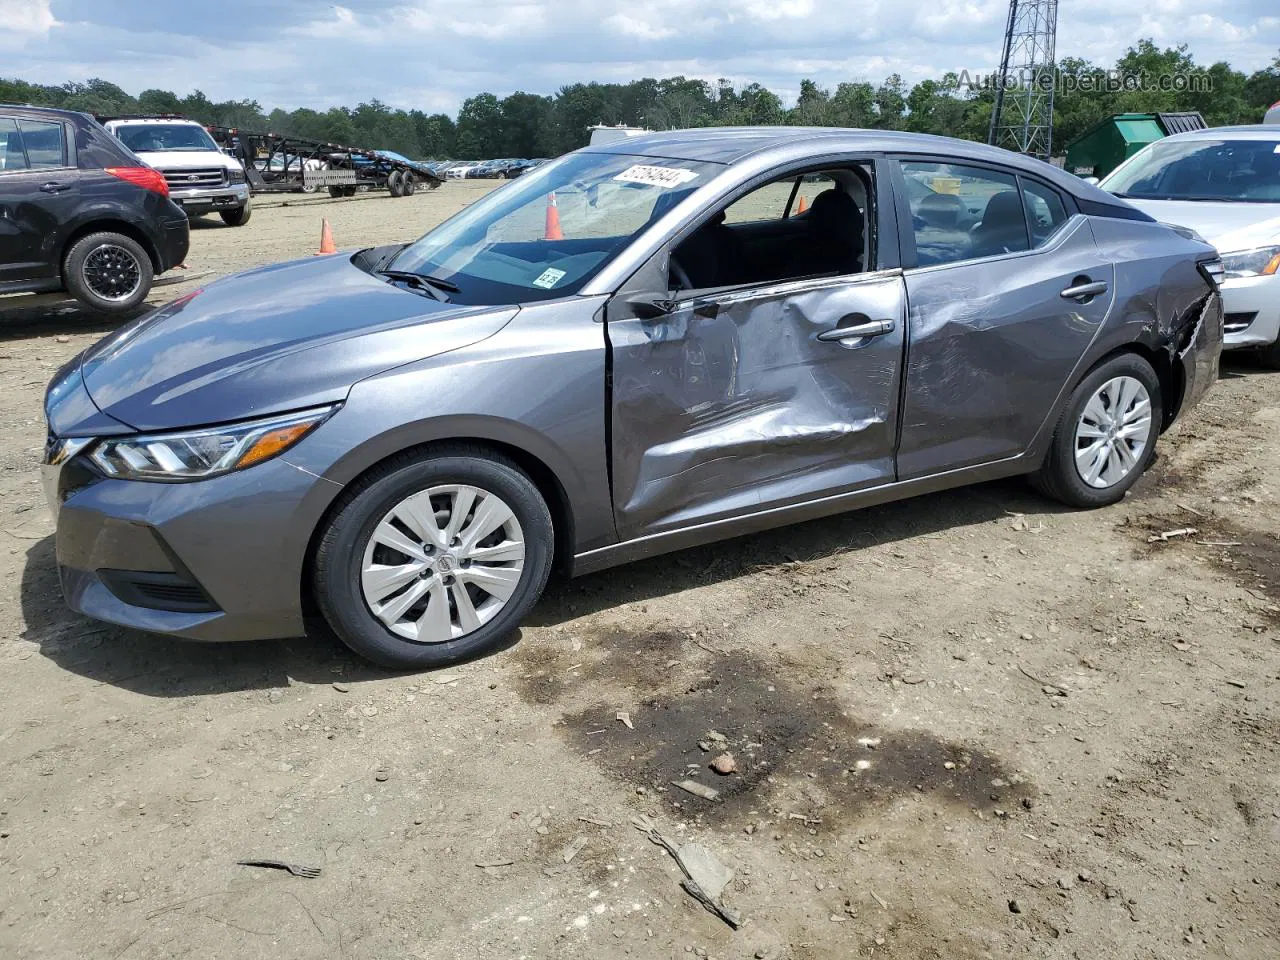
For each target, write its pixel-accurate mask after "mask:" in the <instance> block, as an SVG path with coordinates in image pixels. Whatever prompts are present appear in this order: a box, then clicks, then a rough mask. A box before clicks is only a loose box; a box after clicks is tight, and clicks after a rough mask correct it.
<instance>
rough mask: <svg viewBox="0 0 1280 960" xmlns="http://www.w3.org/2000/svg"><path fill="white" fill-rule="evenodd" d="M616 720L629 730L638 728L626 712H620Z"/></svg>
mask: <svg viewBox="0 0 1280 960" xmlns="http://www.w3.org/2000/svg"><path fill="white" fill-rule="evenodd" d="M616 719H617V720H619V721H620V722H621V723H622V725H623V726H624V727H626V728H627V729H628V730H634V729H635V728H636V727H635V724H633V723H632V722H631V714H629V713H627V711H625V710H619V711H618V712H617V714H616Z"/></svg>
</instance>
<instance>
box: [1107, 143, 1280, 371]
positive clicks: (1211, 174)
mask: <svg viewBox="0 0 1280 960" xmlns="http://www.w3.org/2000/svg"><path fill="white" fill-rule="evenodd" d="M1101 186H1102V188H1103V189H1104V190H1107V191H1109V192H1111V193H1113V194H1115V195H1116V196H1118V197H1123V198H1124V199H1126V200H1128V201H1129V202H1130V203H1132V204H1133V205H1134V206H1136V207H1138V208H1140V209H1141V210H1143V211H1145V212H1146V213H1148V214H1150V215H1151V216H1153V217H1155V218H1156V219H1157V220H1162V221H1164V222H1165V223H1175V224H1180V225H1181V226H1184V227H1190V228H1191V229H1193V230H1195V231H1196V232H1197V233H1199V234H1200V235H1201V236H1202V237H1204V238H1205V239H1206V240H1208V241H1209V242H1210V243H1212V244H1213V245H1214V246H1215V247H1217V248H1218V252H1219V253H1220V254H1221V255H1222V261H1223V263H1224V265H1225V266H1226V279H1225V281H1224V282H1223V284H1222V300H1223V307H1224V309H1225V310H1226V341H1225V343H1224V344H1223V346H1224V348H1225V349H1228V350H1231V349H1242V348H1252V349H1255V350H1258V351H1259V352H1260V353H1261V354H1262V356H1263V358H1264V360H1265V361H1266V363H1267V365H1268V366H1271V367H1276V368H1280V343H1278V342H1277V341H1278V340H1280V127H1277V126H1276V125H1275V124H1266V125H1258V126H1250V127H1215V128H1210V129H1208V130H1196V131H1194V132H1192V133H1180V134H1176V135H1174V136H1172V137H1166V138H1165V139H1164V140H1157V141H1156V142H1155V143H1153V144H1151V145H1149V146H1147V147H1145V148H1143V150H1142V151H1140V152H1139V153H1136V154H1134V155H1133V156H1132V157H1130V158H1129V159H1128V160H1126V161H1125V162H1124V163H1123V164H1121V165H1120V166H1119V167H1117V168H1116V169H1115V170H1114V171H1112V172H1111V174H1110V175H1108V176H1107V178H1106V179H1105V180H1103V181H1102V183H1101Z"/></svg>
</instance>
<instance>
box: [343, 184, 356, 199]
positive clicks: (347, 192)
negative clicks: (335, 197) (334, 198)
mask: <svg viewBox="0 0 1280 960" xmlns="http://www.w3.org/2000/svg"><path fill="white" fill-rule="evenodd" d="M357 189H359V184H354V183H352V184H348V185H347V186H345V187H343V188H342V195H343V196H344V197H354V196H355V195H356V190H357Z"/></svg>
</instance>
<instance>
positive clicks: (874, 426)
mask: <svg viewBox="0 0 1280 960" xmlns="http://www.w3.org/2000/svg"><path fill="white" fill-rule="evenodd" d="M904 306H905V293H904V285H903V279H902V275H901V272H900V271H896V270H894V271H883V272H881V273H876V274H868V275H867V276H864V277H859V278H857V279H856V280H853V281H850V280H849V279H848V278H842V279H839V280H832V279H823V280H806V281H799V282H790V283H786V284H779V285H775V286H771V287H768V288H754V289H750V290H739V291H735V292H729V293H719V294H712V295H707V296H703V297H698V298H693V299H690V300H687V301H684V302H682V303H680V304H679V305H678V306H676V308H675V309H674V310H673V311H672V312H671V313H669V314H667V315H666V316H663V317H660V318H658V319H656V320H639V319H622V320H613V319H611V320H610V321H609V324H608V333H609V343H610V350H611V355H612V363H613V372H612V376H613V390H612V433H613V436H612V459H613V500H614V511H615V514H616V517H617V523H618V533H619V535H620V536H621V537H622V538H623V539H630V538H632V537H637V536H643V535H646V534H651V533H657V532H659V531H663V530H670V529H676V528H680V527H686V526H690V525H692V524H697V523H704V522H707V521H712V520H717V519H720V518H724V517H730V516H736V515H742V514H749V513H754V512H757V511H761V510H767V509H770V508H772V507H778V506H784V505H787V504H791V503H798V502H803V501H805V500H810V499H814V498H817V497H822V496H827V495H831V494H836V493H840V492H844V491H847V490H853V489H857V488H859V487H868V486H875V485H878V484H882V483H887V482H891V481H892V480H893V479H894V462H893V447H894V440H895V436H896V432H897V417H898V411H897V399H898V386H899V381H900V377H901V369H902V358H903V326H904V322H905V311H904Z"/></svg>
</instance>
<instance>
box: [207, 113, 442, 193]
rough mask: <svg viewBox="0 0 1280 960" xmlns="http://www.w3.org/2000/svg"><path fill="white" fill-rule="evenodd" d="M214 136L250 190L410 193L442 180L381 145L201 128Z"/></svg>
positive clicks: (434, 184) (215, 127) (229, 128)
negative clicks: (237, 163)
mask: <svg viewBox="0 0 1280 960" xmlns="http://www.w3.org/2000/svg"><path fill="white" fill-rule="evenodd" d="M207 129H208V131H209V134H210V135H211V136H212V137H213V139H214V140H215V141H217V143H218V144H219V146H221V147H222V149H223V150H225V151H226V152H227V153H229V154H231V156H233V157H236V158H237V159H239V160H240V162H241V163H242V164H244V169H245V174H246V176H247V177H248V179H249V186H250V188H251V189H252V190H253V192H254V193H299V192H301V193H314V192H315V191H316V190H320V189H327V190H328V191H329V196H331V197H350V196H354V195H355V193H356V191H357V190H359V189H360V188H361V187H365V188H385V189H386V190H387V191H388V192H389V193H390V194H391V195H392V196H393V197H405V196H411V195H412V194H413V193H415V192H416V191H417V189H418V187H419V186H422V185H425V186H426V187H427V188H428V189H430V190H434V189H435V188H436V187H438V186H440V184H442V183H444V181H443V180H441V179H440V178H439V177H437V176H436V175H435V174H434V173H432V172H431V171H430V170H429V169H428V168H427V167H426V165H425V164H420V163H415V162H413V161H411V160H406V159H404V158H401V157H398V156H390V155H388V154H387V152H386V151H383V150H372V149H367V148H361V147H351V146H347V145H346V144H339V143H330V142H327V141H324V140H312V139H310V138H308V137H296V136H292V135H289V134H280V133H261V132H256V131H252V130H244V129H241V128H237V127H219V126H211V127H208V128H207Z"/></svg>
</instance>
